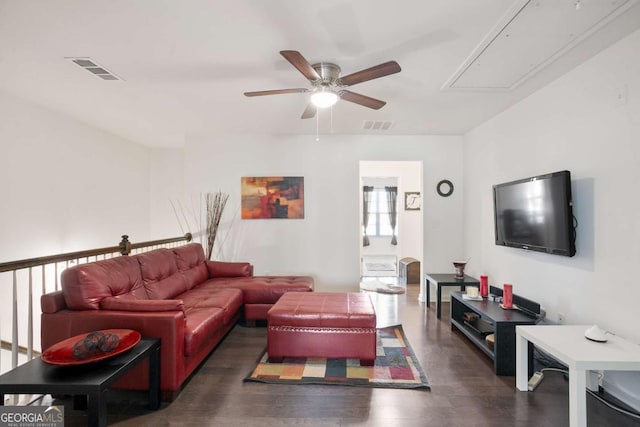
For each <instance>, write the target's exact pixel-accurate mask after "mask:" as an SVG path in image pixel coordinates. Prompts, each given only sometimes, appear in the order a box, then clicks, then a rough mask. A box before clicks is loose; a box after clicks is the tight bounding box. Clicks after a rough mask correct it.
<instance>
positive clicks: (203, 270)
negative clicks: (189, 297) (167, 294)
mask: <svg viewBox="0 0 640 427" xmlns="http://www.w3.org/2000/svg"><path fill="white" fill-rule="evenodd" d="M173 253H174V254H175V256H176V264H177V265H178V271H180V272H181V273H182V274H183V275H184V279H185V281H186V283H187V289H191V288H193V287H194V286H196V285H199V284H201V283H203V282H205V281H206V280H207V279H208V278H209V271H208V270H207V265H206V264H205V262H204V250H203V249H202V245H201V244H199V243H190V244H188V245H183V246H179V247H177V248H174V249H173Z"/></svg>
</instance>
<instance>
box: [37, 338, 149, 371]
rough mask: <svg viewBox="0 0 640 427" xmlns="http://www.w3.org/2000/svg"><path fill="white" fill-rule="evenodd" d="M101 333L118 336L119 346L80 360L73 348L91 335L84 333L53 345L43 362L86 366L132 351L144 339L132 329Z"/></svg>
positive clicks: (44, 356) (47, 351)
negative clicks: (74, 353)
mask: <svg viewBox="0 0 640 427" xmlns="http://www.w3.org/2000/svg"><path fill="white" fill-rule="evenodd" d="M99 332H102V333H104V334H114V335H116V336H117V337H118V345H117V346H116V347H115V348H114V349H113V350H111V351H109V352H105V353H103V352H101V351H97V352H96V353H95V354H92V355H90V356H88V357H85V358H82V359H79V358H78V357H76V356H74V355H73V346H74V345H75V344H76V343H77V342H78V341H80V340H82V339H84V338H86V337H87V335H89V333H84V334H80V335H76V336H75V337H71V338H67V339H66V340H64V341H60V342H59V343H56V344H54V345H52V346H51V347H49V348H48V349H46V350H45V351H44V352H43V353H42V356H41V358H42V361H43V362H45V363H49V364H51V365H62V366H69V365H84V364H86V363H92V362H97V361H99V360H104V359H107V358H109V357H113V356H115V355H118V354H120V353H124V352H125V351H127V350H131V349H132V348H133V347H134V346H135V345H136V344H138V342H140V339H141V338H142V336H141V335H140V332H138V331H134V330H131V329H103V330H101V331H99Z"/></svg>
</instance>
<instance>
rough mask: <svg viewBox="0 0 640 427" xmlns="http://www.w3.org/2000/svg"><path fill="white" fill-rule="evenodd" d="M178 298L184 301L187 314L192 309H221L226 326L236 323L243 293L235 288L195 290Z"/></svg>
mask: <svg viewBox="0 0 640 427" xmlns="http://www.w3.org/2000/svg"><path fill="white" fill-rule="evenodd" d="M176 298H177V299H180V300H182V302H183V303H184V306H185V310H186V311H187V312H188V310H190V309H197V308H207V307H214V308H219V309H221V310H222V314H223V316H222V319H223V321H224V324H225V325H226V324H229V323H230V322H233V321H234V319H235V316H236V313H238V311H239V310H240V308H241V307H242V291H241V290H240V289H233V288H223V289H207V288H195V289H191V290H190V291H187V292H185V293H184V294H181V295H178V296H177V297H176Z"/></svg>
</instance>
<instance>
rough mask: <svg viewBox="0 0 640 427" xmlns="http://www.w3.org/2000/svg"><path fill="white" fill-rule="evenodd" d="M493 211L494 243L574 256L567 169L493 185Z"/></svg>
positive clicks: (574, 246)
mask: <svg viewBox="0 0 640 427" xmlns="http://www.w3.org/2000/svg"><path fill="white" fill-rule="evenodd" d="M493 212H494V221H495V236H496V245H501V246H510V247H514V248H521V249H527V250H532V251H539V252H546V253H549V254H554V255H564V256H569V257H571V256H574V255H575V253H576V245H575V240H576V239H575V227H574V225H573V224H574V222H573V210H572V201H571V174H570V172H569V171H560V172H554V173H549V174H545V175H539V176H534V177H531V178H525V179H519V180H517V181H512V182H506V183H504V184H498V185H494V186H493Z"/></svg>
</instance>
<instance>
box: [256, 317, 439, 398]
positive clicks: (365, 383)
mask: <svg viewBox="0 0 640 427" xmlns="http://www.w3.org/2000/svg"><path fill="white" fill-rule="evenodd" d="M377 341H378V343H377V349H376V361H375V364H374V366H360V361H359V360H358V359H323V358H312V357H309V358H304V357H302V358H300V357H297V358H293V357H292V358H285V359H284V361H283V362H282V363H269V362H268V359H269V356H268V354H267V353H266V350H265V353H264V354H263V355H262V356H261V357H260V360H259V361H258V366H256V368H255V369H254V370H253V372H252V373H251V374H250V375H249V376H248V377H246V378H245V379H244V380H245V381H255V382H263V383H271V384H330V385H349V386H359V387H386V388H421V389H429V388H430V387H429V382H428V381H427V377H426V375H425V374H424V371H423V370H422V368H421V367H420V364H419V363H418V359H416V356H415V354H414V353H413V350H412V349H411V346H410V345H409V342H408V341H407V337H406V336H405V334H404V331H403V330H402V326H401V325H398V326H390V327H388V328H381V329H378V337H377Z"/></svg>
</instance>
